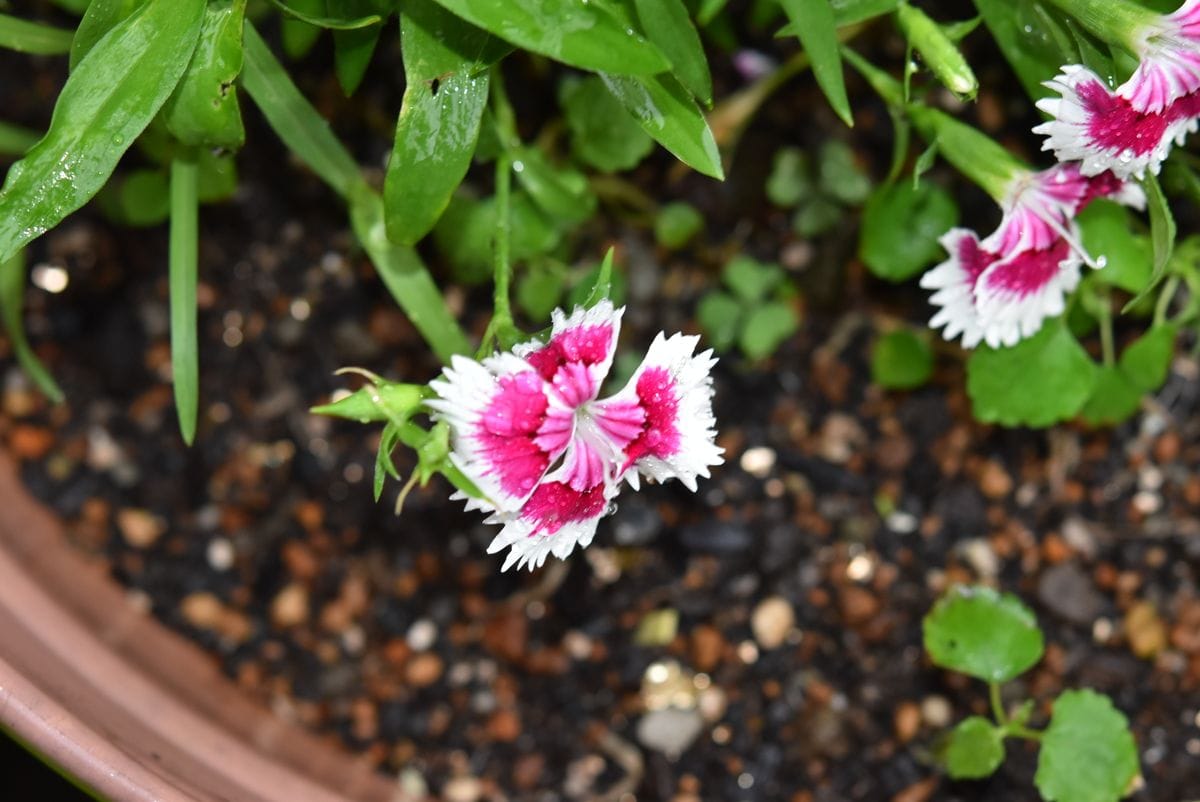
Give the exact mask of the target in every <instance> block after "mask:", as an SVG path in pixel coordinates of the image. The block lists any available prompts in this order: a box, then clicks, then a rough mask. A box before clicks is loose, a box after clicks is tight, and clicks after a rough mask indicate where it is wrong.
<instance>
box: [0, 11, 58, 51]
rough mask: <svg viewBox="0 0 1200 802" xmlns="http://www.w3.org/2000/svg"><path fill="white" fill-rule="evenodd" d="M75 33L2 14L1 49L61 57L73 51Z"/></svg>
mask: <svg viewBox="0 0 1200 802" xmlns="http://www.w3.org/2000/svg"><path fill="white" fill-rule="evenodd" d="M74 36H75V34H74V32H73V31H67V30H63V29H62V28H54V27H51V26H50V25H43V24H41V23H38V22H29V21H27V20H23V19H20V18H18V17H13V16H10V15H8V14H0V47H4V48H8V49H9V50H16V51H17V52H19V53H34V54H36V55H39V56H61V55H63V54H64V53H69V52H70V51H71V40H72V39H73V38H74Z"/></svg>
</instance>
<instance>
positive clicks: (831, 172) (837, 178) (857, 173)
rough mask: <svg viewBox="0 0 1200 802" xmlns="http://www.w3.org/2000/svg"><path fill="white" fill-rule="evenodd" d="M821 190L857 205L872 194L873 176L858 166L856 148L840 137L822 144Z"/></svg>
mask: <svg viewBox="0 0 1200 802" xmlns="http://www.w3.org/2000/svg"><path fill="white" fill-rule="evenodd" d="M819 165H820V167H819V170H818V172H819V174H820V175H819V180H820V184H821V191H822V192H824V193H825V194H826V195H829V196H830V197H833V198H836V199H837V200H839V201H841V202H842V203H844V204H846V205H848V206H856V205H858V204H860V203H862V202H863V201H865V200H866V199H867V196H868V195H870V194H871V178H870V176H868V175H867V174H866V172H864V171H863V169H862V168H861V167H859V166H858V162H857V161H855V159H854V150H853V149H852V148H851V147H850V146H849V145H847V144H846V143H845V142H843V141H841V140H840V139H830V140H827V141H826V142H825V144H823V145H822V146H821V154H820V159H819Z"/></svg>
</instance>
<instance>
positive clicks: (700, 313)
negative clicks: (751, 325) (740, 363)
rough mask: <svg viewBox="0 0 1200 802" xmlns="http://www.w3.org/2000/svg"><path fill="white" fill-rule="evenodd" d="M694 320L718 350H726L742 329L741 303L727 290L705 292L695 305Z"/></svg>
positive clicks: (735, 340)
mask: <svg viewBox="0 0 1200 802" xmlns="http://www.w3.org/2000/svg"><path fill="white" fill-rule="evenodd" d="M696 320H697V322H698V323H699V324H700V328H702V329H704V334H705V336H706V337H707V338H708V340H709V341H710V342H711V343H712V345H713V348H715V349H717V350H718V351H728V350H729V349H730V347H732V346H733V344H734V343H735V342H737V336H738V332H739V331H741V329H742V304H741V303H740V302H739V301H738V300H737V299H736V298H734V297H733V296H732V295H730V294H729V293H727V292H721V291H720V290H712V291H709V292H707V293H705V295H704V297H703V298H701V299H700V303H699V305H698V306H697V307H696Z"/></svg>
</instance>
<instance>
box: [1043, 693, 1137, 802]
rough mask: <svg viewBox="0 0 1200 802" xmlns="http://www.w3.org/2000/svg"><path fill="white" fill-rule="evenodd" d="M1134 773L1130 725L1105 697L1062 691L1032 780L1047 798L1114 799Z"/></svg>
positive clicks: (1059, 801)
mask: <svg viewBox="0 0 1200 802" xmlns="http://www.w3.org/2000/svg"><path fill="white" fill-rule="evenodd" d="M1137 774H1138V757H1137V745H1136V744H1135V743H1134V740H1133V735H1132V734H1131V733H1130V732H1129V724H1128V722H1127V721H1126V719H1125V716H1124V715H1123V714H1122V713H1121V712H1120V711H1119V710H1117V709H1116V708H1114V707H1113V705H1112V701H1110V700H1109V698H1108V697H1107V696H1104V695H1102V694H1099V693H1096V692H1095V691H1090V690H1080V691H1066V692H1065V693H1063V694H1062V695H1061V696H1059V697H1058V699H1057V700H1055V702H1054V711H1053V714H1052V716H1051V718H1050V726H1049V727H1048V728H1047V729H1046V733H1045V735H1044V736H1043V737H1042V750H1041V753H1040V754H1039V755H1038V769H1037V775H1036V777H1035V778H1034V782H1036V783H1037V787H1038V790H1039V791H1041V793H1042V798H1043V799H1045V800H1046V802H1117V800H1119V799H1121V797H1123V796H1125V794H1126V793H1127V792H1128V791H1129V788H1130V785H1131V784H1132V783H1133V781H1134V779H1135V778H1136V777H1137Z"/></svg>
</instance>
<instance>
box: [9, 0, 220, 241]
mask: <svg viewBox="0 0 1200 802" xmlns="http://www.w3.org/2000/svg"><path fill="white" fill-rule="evenodd" d="M203 11H204V0H148V2H146V4H145V5H143V6H141V7H140V8H139V9H138V10H137V11H135V12H134V13H133V14H132V15H131V16H129V17H127V18H126V19H125V20H123V21H122V22H120V23H119V24H118V25H117V26H116V27H115V28H113V29H112V30H111V31H109V32H108V34H106V35H105V36H104V37H102V38H101V39H100V41H99V42H97V43H96V46H95V47H93V48H92V50H91V52H90V53H89V54H88V57H87V59H86V60H85V62H84V63H81V65H80V69H77V70H76V71H75V72H73V73H72V74H71V76H70V77H69V78H68V79H67V82H66V84H65V85H64V86H63V89H62V92H61V93H60V94H59V96H58V100H57V102H56V103H55V106H54V116H53V118H52V119H51V122H50V130H49V131H48V132H47V133H46V136H45V137H43V138H42V140H41V141H40V142H38V144H36V145H34V147H33V148H32V149H31V150H30V151H29V153H28V154H26V156H25V158H23V159H22V160H21V161H19V162H17V163H16V164H14V165H13V166H12V168H11V169H10V170H9V172H8V177H7V178H6V180H5V182H4V188H3V189H0V261H4V260H7V259H9V258H11V257H12V255H13V254H14V253H16V252H17V250H18V249H20V248H21V247H23V246H24V245H25V244H26V243H28V242H30V241H31V240H33V239H34V238H35V237H37V236H38V235H40V234H42V233H43V232H45V231H46V230H48V229H50V228H52V227H54V226H55V225H57V224H58V222H59V221H60V220H62V219H63V218H64V217H66V216H67V215H68V214H70V213H71V212H73V211H75V210H76V209H78V208H79V207H80V206H82V205H83V204H84V203H86V202H87V201H88V200H90V199H91V198H92V196H93V195H95V194H96V192H98V191H99V189H100V187H102V186H104V183H105V182H106V181H107V180H108V178H109V176H110V175H112V172H113V170H114V169H115V168H116V166H117V162H118V161H119V160H120V158H121V156H122V155H123V154H124V153H125V151H126V150H127V149H128V148H129V146H130V144H132V143H133V141H134V140H135V139H136V138H137V136H138V134H140V133H141V132H142V130H143V129H144V128H145V127H146V125H147V124H148V123H149V122H150V120H151V119H152V118H153V117H154V115H155V113H157V111H158V109H159V108H160V107H161V106H162V104H163V102H164V101H165V100H166V99H167V96H168V95H170V94H171V90H173V89H174V88H175V84H176V83H177V82H178V80H179V77H180V76H181V75H182V74H183V70H184V68H185V67H186V66H187V63H188V60H189V59H190V58H191V55H192V51H193V50H194V49H195V47H196V40H197V37H198V34H199V32H200V20H201V17H202V16H203ZM85 66H86V69H85V68H84V67H85Z"/></svg>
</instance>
